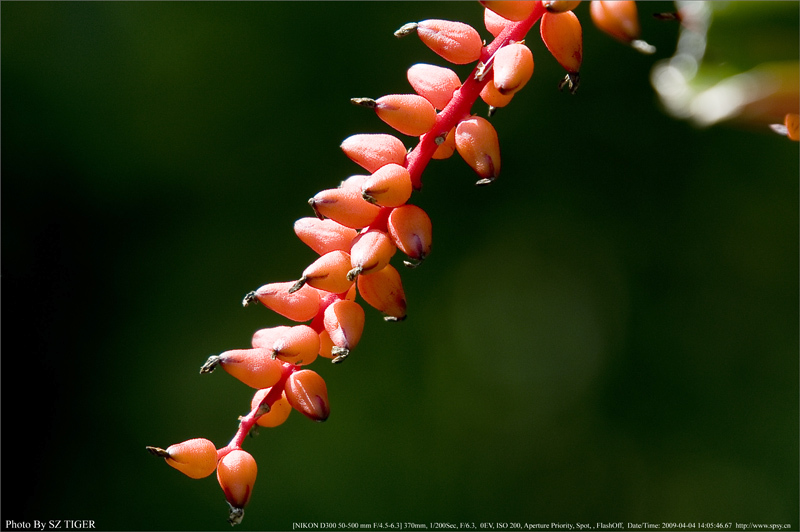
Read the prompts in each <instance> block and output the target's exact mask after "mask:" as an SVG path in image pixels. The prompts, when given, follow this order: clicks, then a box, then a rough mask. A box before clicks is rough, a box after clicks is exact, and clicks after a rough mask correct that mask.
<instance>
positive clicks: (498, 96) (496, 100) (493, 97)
mask: <svg viewBox="0 0 800 532" xmlns="http://www.w3.org/2000/svg"><path fill="white" fill-rule="evenodd" d="M513 98H514V93H513V92H511V93H508V94H502V93H500V91H499V90H497V87H495V86H494V81H491V80H490V81H489V83H487V84H486V85H484V86H483V88H482V89H481V100H483V101H484V103H486V105H488V106H490V107H505V106H506V105H508V104H509V103H511V100H512V99H513ZM492 114H493V112H492V111H490V114H489V116H491V115H492Z"/></svg>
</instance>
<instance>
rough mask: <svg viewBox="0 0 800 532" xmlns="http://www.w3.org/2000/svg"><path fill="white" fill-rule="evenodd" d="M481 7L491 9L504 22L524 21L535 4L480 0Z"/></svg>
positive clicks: (517, 1) (518, 1)
mask: <svg viewBox="0 0 800 532" xmlns="http://www.w3.org/2000/svg"><path fill="white" fill-rule="evenodd" d="M480 3H481V5H483V7H485V8H487V9H491V10H492V11H494V12H495V13H497V14H498V15H500V16H501V17H503V18H504V19H506V20H513V21H520V20H525V19H526V18H528V17H529V16H531V13H533V8H534V7H536V2H531V1H522V0H516V1H502V0H487V1H484V0H480Z"/></svg>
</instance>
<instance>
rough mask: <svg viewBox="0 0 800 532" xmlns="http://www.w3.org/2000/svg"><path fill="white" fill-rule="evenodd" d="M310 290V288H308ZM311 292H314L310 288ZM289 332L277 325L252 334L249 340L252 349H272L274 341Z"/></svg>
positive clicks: (282, 326)
mask: <svg viewBox="0 0 800 532" xmlns="http://www.w3.org/2000/svg"><path fill="white" fill-rule="evenodd" d="M309 288H311V287H309ZM311 290H314V289H313V288H311ZM288 330H289V327H286V326H284V325H279V326H277V327H268V328H266V329H259V330H257V331H256V332H254V333H253V338H252V340H250V343H251V345H252V346H253V347H254V348H261V347H264V348H266V349H272V345H273V344H274V343H275V340H277V339H278V337H279V336H280V335H281V334H283V333H285V332H286V331H288Z"/></svg>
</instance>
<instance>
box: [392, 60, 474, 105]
mask: <svg viewBox="0 0 800 532" xmlns="http://www.w3.org/2000/svg"><path fill="white" fill-rule="evenodd" d="M406 77H407V78H408V82H409V83H410V84H411V86H412V87H414V90H415V91H416V92H417V94H419V95H420V96H424V97H425V98H426V99H427V100H428V101H429V102H431V104H432V105H433V106H434V107H435V108H436V109H444V108H445V107H447V104H448V103H450V100H451V99H452V98H453V92H454V91H456V90H458V89H459V87H461V81H460V80H459V79H458V74H456V73H455V72H453V71H452V70H451V69H449V68H444V67H440V66H436V65H428V64H425V63H417V64H416V65H411V67H410V68H409V69H408V71H407V72H406Z"/></svg>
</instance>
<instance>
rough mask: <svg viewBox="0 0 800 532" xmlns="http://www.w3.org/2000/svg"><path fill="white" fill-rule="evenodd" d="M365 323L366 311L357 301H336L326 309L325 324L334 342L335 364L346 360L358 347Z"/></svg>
mask: <svg viewBox="0 0 800 532" xmlns="http://www.w3.org/2000/svg"><path fill="white" fill-rule="evenodd" d="M364 321H365V316H364V309H363V308H361V305H359V304H358V303H356V302H355V301H347V300H341V301H336V302H335V303H333V304H331V305H330V306H328V308H326V309H325V316H324V320H323V324H324V327H325V330H326V331H328V335H330V339H331V342H333V348H332V350H331V351H332V353H333V355H334V359H333V361H334V362H336V363H338V362H341V361H342V360H344V359H345V358H346V357H347V356H348V355H349V354H350V351H352V350H353V349H354V348H355V347H356V346H357V345H358V342H359V340H361V334H362V333H363V332H364Z"/></svg>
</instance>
